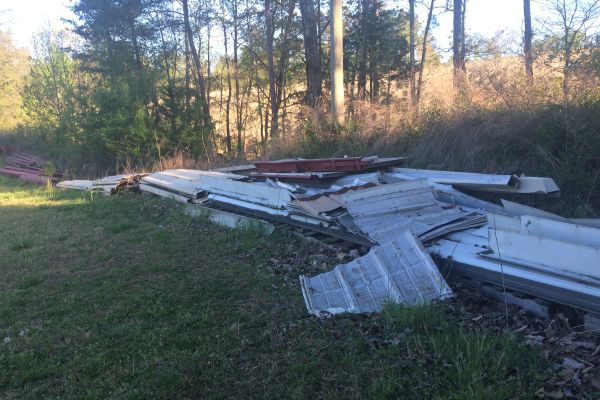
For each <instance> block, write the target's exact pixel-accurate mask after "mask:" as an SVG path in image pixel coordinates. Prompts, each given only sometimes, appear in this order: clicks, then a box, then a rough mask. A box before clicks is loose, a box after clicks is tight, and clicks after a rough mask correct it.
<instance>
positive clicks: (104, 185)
mask: <svg viewBox="0 0 600 400" xmlns="http://www.w3.org/2000/svg"><path fill="white" fill-rule="evenodd" d="M142 176H143V174H124V175H112V176H107V177H104V178H102V179H96V180H93V181H92V180H73V181H62V182H59V183H58V184H57V185H56V186H58V187H61V188H64V189H80V190H89V191H98V192H102V193H103V194H105V195H111V194H114V193H116V192H118V191H122V190H130V189H136V188H137V187H138V182H139V179H140V177H142Z"/></svg>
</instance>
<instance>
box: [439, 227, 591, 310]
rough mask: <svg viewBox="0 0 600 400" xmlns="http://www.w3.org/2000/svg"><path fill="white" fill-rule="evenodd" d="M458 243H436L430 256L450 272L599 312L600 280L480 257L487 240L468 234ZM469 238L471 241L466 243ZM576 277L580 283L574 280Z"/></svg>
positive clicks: (443, 240) (444, 241)
mask: <svg viewBox="0 0 600 400" xmlns="http://www.w3.org/2000/svg"><path fill="white" fill-rule="evenodd" d="M455 235H456V236H461V241H460V242H458V241H455V240H445V239H438V240H437V241H436V242H435V244H433V245H431V246H429V247H428V251H429V253H430V254H432V255H435V256H437V257H439V258H440V259H444V260H446V262H447V263H448V267H449V269H450V270H451V271H453V272H458V273H460V274H461V275H464V276H468V277H471V278H474V279H478V280H481V281H485V282H490V283H494V284H497V285H502V284H505V285H506V287H507V288H510V289H513V290H517V291H520V292H523V293H528V294H530V295H533V296H538V297H540V298H543V299H547V300H550V301H554V302H558V303H561V304H566V305H571V306H573V307H576V308H580V309H583V310H588V311H592V312H600V280H598V279H594V278H590V277H586V276H583V275H578V274H572V273H566V272H565V273H561V272H560V271H559V270H556V269H550V268H548V267H543V266H539V268H533V267H531V266H527V265H521V264H518V263H513V262H511V260H509V259H506V258H503V259H502V261H500V260H498V259H493V258H490V257H488V256H487V255H486V256H482V255H481V253H482V252H485V251H486V249H487V246H488V240H487V239H486V238H482V237H480V236H475V235H472V234H470V233H469V232H463V233H462V234H460V235H459V234H455ZM467 237H469V239H470V240H466V238H467ZM577 277H579V279H578V278H577Z"/></svg>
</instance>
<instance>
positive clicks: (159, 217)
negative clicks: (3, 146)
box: [0, 177, 547, 399]
mask: <svg viewBox="0 0 600 400" xmlns="http://www.w3.org/2000/svg"><path fill="white" fill-rule="evenodd" d="M0 237H1V238H2V240H1V241H0V274H1V276H2V279H0V371H1V373H0V398H2V399H40V398H54V399H59V398H60V399H81V398H88V399H95V398H98V399H100V398H101V399H105V398H114V399H146V398H159V399H160V398H163V399H175V398H198V399H200V398H202V399H206V398H245V399H246V398H308V399H317V398H327V399H329V398H361V399H362V398H410V399H418V398H422V399H506V398H531V397H534V393H535V391H536V389H538V388H539V387H540V386H541V382H542V381H543V375H544V374H545V373H546V372H547V366H546V362H545V361H544V360H543V357H542V356H541V353H540V352H538V351H536V350H532V349H530V348H528V347H525V346H524V345H522V344H520V342H519V341H518V340H516V339H514V338H512V337H511V336H508V335H502V334H494V333H485V332H476V331H469V330H468V328H462V327H460V326H458V324H456V323H455V321H453V320H452V319H451V318H450V316H449V314H448V313H447V312H446V311H445V308H444V307H442V306H433V307H424V308H416V309H404V308H400V307H388V309H387V310H386V311H385V312H384V313H382V314H381V315H374V316H343V317H336V318H332V319H326V320H319V319H316V318H314V317H310V316H308V315H307V314H306V311H305V308H304V303H303V300H302V295H301V293H300V289H299V287H298V283H297V276H298V275H299V274H300V273H302V272H310V273H316V272H319V271H324V270H326V269H327V268H330V267H331V266H332V261H331V260H332V257H331V256H330V255H327V254H324V253H323V251H322V250H320V249H318V248H316V247H314V245H311V244H307V243H304V242H299V241H298V240H295V239H292V238H291V236H290V235H286V234H285V233H278V232H276V233H275V234H274V235H273V236H272V237H269V238H267V237H264V236H261V234H260V233H257V232H252V231H247V232H242V231H230V230H226V229H224V228H220V227H217V226H214V225H212V224H210V223H208V222H206V221H204V220H202V219H190V218H189V217H185V216H184V215H183V214H182V213H181V211H180V210H179V208H178V207H177V205H176V204H174V203H170V202H166V201H164V200H159V199H156V198H152V197H147V196H142V195H121V196H113V197H110V198H105V197H102V196H100V195H94V196H91V195H90V194H88V193H82V192H78V191H57V190H53V189H51V190H48V189H45V188H37V187H33V186H29V185H25V184H21V183H18V182H17V181H15V180H12V179H8V178H3V177H0Z"/></svg>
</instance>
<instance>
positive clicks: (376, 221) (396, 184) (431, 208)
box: [61, 157, 600, 314]
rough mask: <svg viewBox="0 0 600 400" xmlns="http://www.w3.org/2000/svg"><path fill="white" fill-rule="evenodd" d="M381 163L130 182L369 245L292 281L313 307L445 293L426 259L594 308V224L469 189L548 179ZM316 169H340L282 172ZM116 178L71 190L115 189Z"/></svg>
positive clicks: (248, 218)
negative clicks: (359, 254)
mask: <svg viewBox="0 0 600 400" xmlns="http://www.w3.org/2000/svg"><path fill="white" fill-rule="evenodd" d="M398 160H401V159H400V158H397V159H393V162H392V161H389V162H392V163H396V162H398ZM385 162H388V161H386V160H382V159H377V158H358V157H357V158H349V159H347V158H344V159H330V160H283V161H278V162H268V163H257V165H256V167H257V171H255V172H254V173H253V172H252V171H250V170H249V168H250V167H249V166H244V168H240V169H228V170H233V171H239V174H234V173H230V172H226V171H227V170H225V172H221V171H197V170H185V169H174V170H166V171H162V172H156V173H152V174H147V175H145V176H143V177H141V178H140V179H139V189H140V190H141V191H142V192H149V193H153V194H156V195H159V196H164V197H170V198H174V199H176V200H178V201H181V202H185V203H192V204H190V205H188V209H191V210H192V212H191V213H192V214H195V213H204V212H206V211H209V213H210V215H211V216H212V218H211V219H212V220H214V221H216V222H219V223H224V224H226V225H228V226H232V227H234V226H237V225H238V224H239V223H246V222H252V221H262V223H264V224H266V225H265V226H266V227H267V228H268V230H269V231H271V230H272V228H273V226H272V225H270V224H267V222H265V221H269V222H277V223H286V224H290V225H296V226H301V227H303V228H305V229H309V230H313V231H317V232H321V233H324V234H327V235H330V236H334V237H338V238H342V239H344V240H348V241H351V242H354V243H359V244H361V245H365V246H368V247H371V251H370V252H369V253H368V254H367V255H365V256H364V257H361V258H358V259H356V260H354V261H352V262H350V263H348V264H344V265H338V266H337V267H335V268H334V270H333V271H330V272H327V273H325V274H322V275H318V276H315V277H301V282H302V291H303V295H304V298H305V301H306V306H307V308H308V310H309V312H311V313H313V314H319V313H321V312H330V313H338V312H363V311H368V312H371V311H377V310H380V309H381V306H382V304H383V302H385V301H388V300H389V301H395V302H403V303H406V304H416V303H420V302H426V301H430V300H433V299H438V298H443V297H445V296H447V295H448V294H449V293H450V291H449V289H448V287H447V286H446V284H445V282H444V280H443V278H442V276H441V275H440V273H439V272H438V271H437V269H436V266H435V264H434V263H433V262H432V261H431V259H430V256H433V257H434V259H435V260H436V261H438V262H439V263H440V265H441V266H443V267H444V268H445V269H444V272H445V273H454V272H456V273H459V274H462V275H465V276H466V277H469V278H473V279H477V280H479V281H483V282H488V283H492V284H495V285H500V286H505V287H507V288H510V289H513V290H516V291H520V292H525V293H528V294H531V295H534V296H537V297H541V298H544V299H548V300H551V301H555V302H559V303H563V304H568V305H572V306H575V307H577V308H580V309H583V310H587V311H590V312H596V313H599V312H600V273H599V268H600V262H599V261H598V260H600V229H598V228H599V227H600V221H599V220H594V219H568V218H563V217H560V216H558V215H554V214H550V213H547V212H544V211H541V210H537V209H535V208H531V207H527V206H523V205H520V204H516V203H512V202H508V201H502V204H500V201H498V203H491V202H488V201H484V200H481V199H479V198H477V197H474V195H475V194H476V193H477V192H480V191H483V192H492V193H496V194H497V198H498V200H500V196H501V195H502V194H504V193H506V194H514V193H517V194H532V195H533V194H537V195H540V194H544V195H552V194H557V193H559V189H558V187H557V185H556V184H555V183H554V181H553V180H552V179H550V178H543V177H525V176H517V175H491V174H473V173H464V172H450V171H432V170H417V169H407V168H385V167H382V166H381V165H383V163H385ZM378 163H379V164H378ZM369 168H374V170H372V171H368V169H369ZM273 171H284V172H273ZM241 173H244V174H245V175H241ZM321 173H323V174H337V175H336V176H333V175H327V176H328V178H330V179H328V180H326V181H323V180H322V179H313V178H311V179H305V180H297V179H296V180H294V179H289V178H290V175H285V174H310V175H311V176H317V177H318V176H320V175H315V174H321ZM265 174H278V175H277V176H274V175H265ZM281 174H283V175H281ZM323 176H326V175H321V177H323ZM124 179H126V177H123V176H119V177H110V178H105V179H104V180H100V181H93V182H90V181H84V182H83V183H81V182H76V183H71V184H70V187H77V186H80V187H81V188H86V189H91V188H111V189H110V190H111V191H112V189H115V188H117V187H118V186H119V185H121V184H122V182H123V180H124ZM134 181H135V179H134ZM135 185H136V182H133V183H132V186H134V187H135ZM61 186H63V187H67V186H69V185H68V184H67V183H63V184H61ZM463 189H464V190H468V191H469V193H470V194H466V193H463V192H462V191H461V190H463ZM488 198H489V195H488ZM215 213H216V216H215ZM220 214H222V215H220ZM446 268H447V269H446Z"/></svg>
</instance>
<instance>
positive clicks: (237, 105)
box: [233, 0, 244, 158]
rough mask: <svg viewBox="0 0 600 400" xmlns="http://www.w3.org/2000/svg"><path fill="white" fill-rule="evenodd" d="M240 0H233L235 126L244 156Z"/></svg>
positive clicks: (240, 153) (238, 149)
mask: <svg viewBox="0 0 600 400" xmlns="http://www.w3.org/2000/svg"><path fill="white" fill-rule="evenodd" d="M237 2H238V0H233V75H234V82H235V116H236V118H235V127H236V132H237V156H238V158H241V157H242V154H243V152H244V146H243V144H242V128H243V123H242V116H243V115H242V112H243V110H242V104H241V102H240V69H239V63H238V47H239V43H238V3H237Z"/></svg>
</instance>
